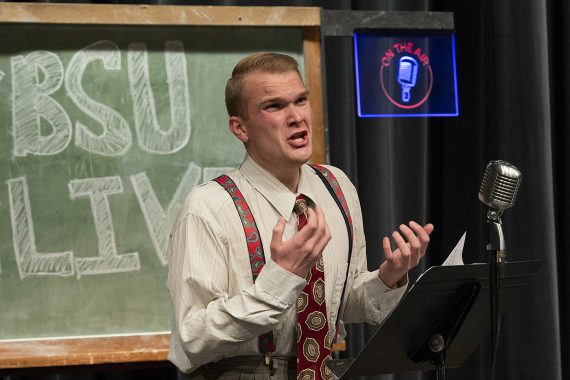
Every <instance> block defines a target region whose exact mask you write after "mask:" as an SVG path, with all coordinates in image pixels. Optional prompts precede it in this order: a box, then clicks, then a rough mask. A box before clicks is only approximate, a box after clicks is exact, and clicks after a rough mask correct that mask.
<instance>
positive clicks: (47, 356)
mask: <svg viewBox="0 0 570 380" xmlns="http://www.w3.org/2000/svg"><path fill="white" fill-rule="evenodd" d="M14 23H23V24H76V25H80V24H81V25H103V26H104V25H141V26H153V25H156V26H159V25H160V26H165V25H166V26H247V27H251V26H271V27H300V28H302V30H303V56H304V69H305V76H306V78H305V80H306V85H307V87H308V89H309V91H310V97H311V103H312V106H313V116H314V121H313V136H314V142H313V144H314V150H313V156H312V159H311V161H312V162H315V163H324V162H325V155H326V151H325V129H324V118H323V91H322V76H321V42H320V41H321V38H320V23H321V10H320V8H314V7H247V6H246V7H229V6H228V7H227V6H167V5H108V4H96V5H93V4H53V3H50V4H32V3H1V4H0V25H1V24H14ZM169 340H170V334H149V335H127V336H103V337H72V338H64V339H37V340H23V341H0V369H9V368H12V369H14V368H33V367H55V366H73V365H92V364H113V363H134V362H158V361H165V360H166V358H167V354H168V345H169Z"/></svg>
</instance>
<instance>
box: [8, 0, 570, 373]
mask: <svg viewBox="0 0 570 380" xmlns="http://www.w3.org/2000/svg"><path fill="white" fill-rule="evenodd" d="M93 2H95V3H98V2H107V3H109V2H112V1H93ZM140 2H142V1H120V3H140ZM146 3H149V4H169V5H172V4H178V5H182V4H184V5H288V6H320V7H323V8H324V9H343V10H351V9H352V10H390V11H444V12H453V13H454V19H455V28H456V45H457V67H458V82H459V89H458V90H459V108H460V116H459V117H456V118H431V119H408V118H402V119H377V120H372V119H357V118H356V116H355V115H356V112H355V95H354V94H355V85H354V71H353V61H352V40H351V39H350V38H344V37H334V38H332V37H331V38H326V40H325V43H324V45H323V46H324V48H325V72H326V93H327V102H326V112H327V120H328V139H329V143H330V144H329V161H330V163H332V164H333V165H336V166H339V167H340V168H342V169H343V170H345V171H346V172H347V173H348V174H349V176H350V177H351V178H352V179H353V181H354V182H355V184H356V185H357V187H358V189H359V194H360V197H361V203H362V207H363V214H364V221H365V225H366V236H367V241H368V247H369V266H370V267H371V268H374V267H376V266H377V265H378V264H379V262H380V261H381V260H382V259H383V258H382V254H381V243H380V241H381V238H382V237H383V236H384V235H387V234H389V233H390V232H391V231H392V230H394V229H395V228H396V227H397V226H398V225H399V224H400V223H402V222H407V221H409V220H411V219H415V220H419V221H422V222H428V221H429V222H432V223H434V225H435V226H436V229H435V232H434V233H433V235H432V243H431V245H430V248H429V251H428V256H427V257H426V259H425V260H424V261H423V263H422V264H421V267H420V268H417V269H416V270H414V272H413V273H412V278H416V277H417V275H418V274H419V273H421V272H422V271H423V270H425V269H426V268H428V267H429V266H432V265H439V264H441V263H442V261H443V260H444V259H445V257H446V256H447V254H448V253H449V252H450V250H451V249H452V248H453V246H454V245H455V243H456V242H457V240H458V239H459V238H460V236H461V235H462V234H463V232H464V231H467V241H466V245H465V249H464V260H465V262H466V263H472V262H476V261H487V258H486V257H485V247H484V245H485V237H484V227H485V223H484V220H485V212H486V210H485V207H484V206H483V205H482V204H481V203H480V202H479V200H478V199H477V194H478V190H479V186H480V182H481V178H482V175H483V172H484V169H485V166H486V164H487V163H488V162H489V161H490V160H492V159H503V160H506V161H509V162H510V163H512V164H514V165H516V166H517V167H518V168H519V169H520V170H521V171H522V173H523V180H522V184H521V189H520V191H519V195H518V198H517V201H516V205H515V207H513V208H512V209H509V210H507V211H506V212H505V215H504V217H503V221H504V228H505V234H506V241H507V245H508V246H507V249H508V251H507V259H508V260H509V261H518V260H529V259H535V258H539V259H542V260H543V263H542V265H541V266H540V268H539V271H538V275H537V276H536V277H535V278H534V280H533V281H532V282H531V284H530V286H529V287H528V288H527V289H526V292H525V294H524V297H521V298H519V299H515V300H512V305H511V306H512V307H510V308H509V311H508V313H507V314H506V315H504V319H503V332H502V335H501V339H500V342H499V364H498V376H497V377H496V378H497V379H509V380H510V379H512V380H515V379H516V380H518V379H548V380H561V379H570V359H569V358H570V307H569V305H570V282H569V279H568V277H567V275H568V274H569V273H570V260H569V259H568V252H570V245H569V243H568V241H567V238H568V236H569V235H570V227H569V223H568V218H569V217H570V199H569V198H570V197H569V193H570V154H569V153H568V152H567V151H566V148H567V147H570V134H569V132H568V126H569V125H570V107H569V106H568V105H569V104H570V3H569V2H568V1H566V0H502V1H500V2H499V1H491V0H484V1H481V0H464V1H453V0H423V1H422V0H399V1H387V0H385V1H374V0H366V1H365V0H362V1H356V0H355V1H350V0H334V1H325V0H322V1H310V0H306V1H301V0H296V1H289V2H287V1H158V2H149V1H147V2H146ZM567 234H568V235H567ZM376 328H377V327H376V326H366V325H352V326H349V328H348V330H349V337H348V340H347V341H348V345H349V350H348V352H347V355H348V356H353V355H355V354H356V353H358V351H359V350H360V349H361V348H362V347H363V345H364V343H365V342H366V340H367V339H368V338H369V337H370V336H371V334H372V333H373V332H374V331H375V330H376ZM386 344H390V342H386ZM489 351H490V343H489V339H487V340H485V341H484V342H483V344H482V345H481V346H480V347H479V348H478V349H477V350H476V352H475V353H474V354H473V355H472V356H471V357H470V359H469V360H468V362H467V363H466V364H465V366H464V367H462V368H459V369H449V370H448V371H447V377H448V378H449V379H462V380H463V379H477V380H483V379H489V378H490V367H491V361H490V352H489ZM381 359H382V358H379V360H381ZM27 378H30V379H36V378H45V379H58V380H59V379H72V378H73V379H75V378H90V379H130V378H132V379H135V378H136V379H145V378H146V379H151V378H152V379H162V378H165V379H167V378H172V379H174V378H176V372H175V371H174V370H173V369H172V368H167V369H164V368H163V369H155V370H132V369H128V368H127V369H120V370H113V371H99V370H98V369H89V368H88V369H83V370H81V371H80V372H77V371H76V372H71V373H70V372H69V371H68V372H64V371H62V372H58V371H56V370H54V371H52V372H49V371H48V372H47V373H46V372H45V371H44V372H42V373H32V374H17V375H6V376H3V379H4V380H8V379H10V380H12V379H18V380H20V379H27ZM378 378H379V379H383V380H388V379H395V380H400V379H404V380H407V379H410V380H411V379H431V378H434V375H433V373H430V372H424V373H406V374H398V375H386V376H380V377H378Z"/></svg>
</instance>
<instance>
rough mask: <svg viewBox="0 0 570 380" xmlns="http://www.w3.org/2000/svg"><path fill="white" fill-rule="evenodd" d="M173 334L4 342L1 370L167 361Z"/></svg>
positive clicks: (0, 360)
mask: <svg viewBox="0 0 570 380" xmlns="http://www.w3.org/2000/svg"><path fill="white" fill-rule="evenodd" d="M169 342H170V334H158V335H137V336H122V337H101V338H100V337H98V338H75V339H53V340H49V339H46V340H34V341H13V342H10V341H7V342H0V368H32V367H52V366H53V367H55V366H70V365H84V364H110V363H130V362H149V361H165V360H166V357H167V355H168V345H169Z"/></svg>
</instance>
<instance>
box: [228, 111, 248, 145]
mask: <svg viewBox="0 0 570 380" xmlns="http://www.w3.org/2000/svg"><path fill="white" fill-rule="evenodd" d="M228 126H229V129H230V132H231V133H232V134H233V135H234V136H235V137H237V139H238V140H239V141H241V142H243V143H246V142H247V141H248V140H249V136H248V135H247V129H246V128H245V124H244V123H243V119H242V118H241V117H239V116H230V119H229V121H228Z"/></svg>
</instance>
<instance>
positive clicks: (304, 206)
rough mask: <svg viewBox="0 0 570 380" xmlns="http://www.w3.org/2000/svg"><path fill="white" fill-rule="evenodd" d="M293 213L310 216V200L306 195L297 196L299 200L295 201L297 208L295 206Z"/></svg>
mask: <svg viewBox="0 0 570 380" xmlns="http://www.w3.org/2000/svg"><path fill="white" fill-rule="evenodd" d="M293 211H294V212H295V214H297V215H300V214H301V213H303V214H305V216H308V215H307V214H308V212H309V200H308V198H307V197H306V196H305V195H304V194H299V195H297V199H295V206H293Z"/></svg>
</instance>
